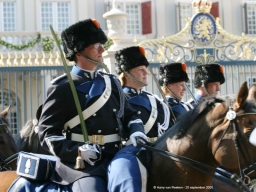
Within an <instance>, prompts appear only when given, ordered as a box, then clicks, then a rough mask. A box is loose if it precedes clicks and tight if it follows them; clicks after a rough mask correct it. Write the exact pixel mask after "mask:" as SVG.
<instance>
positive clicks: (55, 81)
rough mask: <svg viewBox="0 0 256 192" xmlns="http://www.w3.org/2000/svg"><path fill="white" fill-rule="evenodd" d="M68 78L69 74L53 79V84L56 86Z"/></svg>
mask: <svg viewBox="0 0 256 192" xmlns="http://www.w3.org/2000/svg"><path fill="white" fill-rule="evenodd" d="M66 77H67V74H66V73H64V74H63V75H61V76H58V77H56V78H55V79H53V80H52V81H51V84H52V85H54V84H56V83H58V82H59V81H61V80H62V79H64V78H66Z"/></svg>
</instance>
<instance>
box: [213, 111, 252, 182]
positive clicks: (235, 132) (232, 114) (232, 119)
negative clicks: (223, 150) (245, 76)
mask: <svg viewBox="0 0 256 192" xmlns="http://www.w3.org/2000/svg"><path fill="white" fill-rule="evenodd" d="M255 114H256V113H244V114H239V115H237V114H236V113H235V112H234V111H229V112H228V113H227V119H229V120H230V123H229V125H228V126H227V128H226V129H225V130H224V132H223V134H222V135H221V138H220V140H219V142H218V144H217V145H216V147H215V149H214V151H213V156H215V154H216V152H217V149H218V148H219V146H220V143H221V141H222V139H223V138H224V136H225V134H226V133H227V130H228V128H229V127H230V125H232V128H233V136H234V144H235V148H236V152H237V160H238V166H239V171H240V176H241V178H242V179H244V177H245V174H244V172H243V170H242V167H241V161H240V155H239V153H241V154H242V156H243V158H244V160H245V162H246V164H248V163H247V161H246V158H245V155H244V153H242V150H241V145H242V147H243V148H244V151H245V152H246V155H247V156H248V157H249V159H250V163H251V164H250V165H249V167H250V166H253V169H254V171H255V172H256V166H255V163H254V162H253V159H252V157H251V155H250V153H249V151H248V149H247V148H246V146H245V142H244V141H243V137H242V133H241V131H240V129H239V128H238V126H237V122H236V121H235V119H236V117H238V116H244V115H255ZM238 136H239V137H238ZM239 141H240V142H239ZM239 143H241V144H240V145H239Z"/></svg>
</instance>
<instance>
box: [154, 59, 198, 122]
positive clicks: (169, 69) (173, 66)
mask: <svg viewBox="0 0 256 192" xmlns="http://www.w3.org/2000/svg"><path fill="white" fill-rule="evenodd" d="M186 70H187V66H186V63H169V64H166V65H164V66H160V71H159V72H160V78H159V84H160V86H161V89H162V91H163V93H164V94H165V97H166V100H167V101H168V103H169V105H170V106H171V108H172V111H173V113H174V115H175V117H176V119H177V117H178V116H179V115H181V114H182V113H184V112H187V111H190V110H191V109H193V108H194V107H193V105H191V104H189V103H184V102H183V101H182V98H183V96H184V93H185V91H186V82H187V81H188V80H189V78H188V75H187V72H186Z"/></svg>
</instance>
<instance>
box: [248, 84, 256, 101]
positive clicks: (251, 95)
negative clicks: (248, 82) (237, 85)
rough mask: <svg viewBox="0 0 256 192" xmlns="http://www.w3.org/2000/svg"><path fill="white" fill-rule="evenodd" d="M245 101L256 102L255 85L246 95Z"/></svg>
mask: <svg viewBox="0 0 256 192" xmlns="http://www.w3.org/2000/svg"><path fill="white" fill-rule="evenodd" d="M247 100H249V101H252V102H255V101H256V84H253V85H252V86H251V87H250V89H249V93H248V97H247Z"/></svg>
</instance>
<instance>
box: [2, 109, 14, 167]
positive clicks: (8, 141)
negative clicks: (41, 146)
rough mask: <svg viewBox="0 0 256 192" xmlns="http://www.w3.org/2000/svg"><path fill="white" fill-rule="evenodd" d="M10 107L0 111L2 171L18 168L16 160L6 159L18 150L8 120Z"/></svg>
mask: <svg viewBox="0 0 256 192" xmlns="http://www.w3.org/2000/svg"><path fill="white" fill-rule="evenodd" d="M9 109H10V106H9V107H8V108H6V109H5V110H3V111H2V112H1V113H0V146H1V150H0V163H1V164H0V171H5V170H16V168H17V166H16V162H15V161H14V160H13V161H12V160H11V161H10V162H7V161H6V159H7V158H9V157H11V156H13V155H14V154H16V153H17V152H18V150H17V147H16V144H15V142H14V139H13V136H12V133H11V131H10V129H9V123H8V121H7V116H8V111H9Z"/></svg>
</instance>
